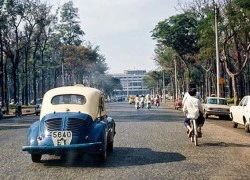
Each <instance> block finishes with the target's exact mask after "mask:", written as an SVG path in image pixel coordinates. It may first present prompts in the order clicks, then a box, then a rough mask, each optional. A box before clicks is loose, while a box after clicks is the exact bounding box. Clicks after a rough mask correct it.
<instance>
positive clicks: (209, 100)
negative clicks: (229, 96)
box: [208, 99, 227, 105]
mask: <svg viewBox="0 0 250 180" xmlns="http://www.w3.org/2000/svg"><path fill="white" fill-rule="evenodd" d="M218 101H219V102H218ZM208 104H221V105H227V100H226V99H208Z"/></svg>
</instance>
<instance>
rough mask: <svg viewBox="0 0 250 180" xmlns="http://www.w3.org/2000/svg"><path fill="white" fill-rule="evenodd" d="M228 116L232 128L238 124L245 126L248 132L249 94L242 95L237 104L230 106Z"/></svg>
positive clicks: (249, 114) (249, 116)
mask: <svg viewBox="0 0 250 180" xmlns="http://www.w3.org/2000/svg"><path fill="white" fill-rule="evenodd" d="M230 116H231V118H232V122H233V128H237V127H238V124H241V125H244V126H245V131H246V132H250V129H249V123H250V122H249V121H250V119H249V118H250V96H244V97H243V99H242V100H241V101H240V103H239V105H238V106H231V108H230Z"/></svg>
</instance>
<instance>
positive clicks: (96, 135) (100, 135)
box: [89, 121, 107, 142]
mask: <svg viewBox="0 0 250 180" xmlns="http://www.w3.org/2000/svg"><path fill="white" fill-rule="evenodd" d="M106 129H107V124H106V123H105V122H104V121H97V122H96V123H95V124H94V126H93V128H91V130H90V133H89V134H90V136H91V141H93V142H103V140H104V138H105V137H104V136H106V132H107V130H106Z"/></svg>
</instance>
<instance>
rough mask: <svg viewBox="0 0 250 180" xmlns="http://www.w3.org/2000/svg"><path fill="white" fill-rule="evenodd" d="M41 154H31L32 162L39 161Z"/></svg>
mask: <svg viewBox="0 0 250 180" xmlns="http://www.w3.org/2000/svg"><path fill="white" fill-rule="evenodd" d="M41 158H42V155H41V154H31V160H32V162H34V163H39V162H41Z"/></svg>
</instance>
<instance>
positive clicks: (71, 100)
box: [51, 94, 86, 105]
mask: <svg viewBox="0 0 250 180" xmlns="http://www.w3.org/2000/svg"><path fill="white" fill-rule="evenodd" d="M85 103H86V98H85V96H83V95H79V94H62V95H57V96H54V97H53V98H52V100H51V104H53V105H58V104H79V105H83V104H85Z"/></svg>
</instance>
